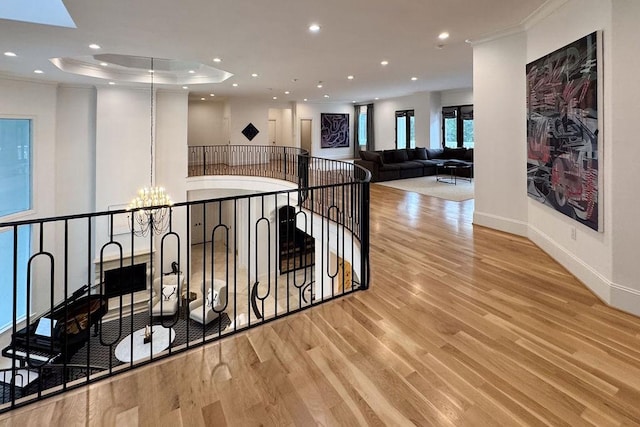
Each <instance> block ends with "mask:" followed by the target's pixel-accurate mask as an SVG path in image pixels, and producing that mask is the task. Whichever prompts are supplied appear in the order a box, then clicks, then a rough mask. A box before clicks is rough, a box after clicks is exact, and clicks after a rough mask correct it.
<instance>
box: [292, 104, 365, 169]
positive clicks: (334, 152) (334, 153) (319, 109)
mask: <svg viewBox="0 0 640 427" xmlns="http://www.w3.org/2000/svg"><path fill="white" fill-rule="evenodd" d="M296 110H297V117H296V121H297V124H296V127H297V132H296V134H297V139H296V144H295V145H296V146H297V147H299V146H300V120H302V119H311V153H310V154H311V156H314V157H324V158H327V159H337V160H339V159H351V158H353V120H354V118H353V114H354V108H353V105H352V104H312V103H306V102H305V103H299V104H297V106H296ZM322 113H333V114H345V113H346V114H349V146H348V147H340V148H321V147H320V128H321V124H320V114H322Z"/></svg>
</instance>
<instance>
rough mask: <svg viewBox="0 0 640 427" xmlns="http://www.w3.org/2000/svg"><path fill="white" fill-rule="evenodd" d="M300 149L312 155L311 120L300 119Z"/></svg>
mask: <svg viewBox="0 0 640 427" xmlns="http://www.w3.org/2000/svg"><path fill="white" fill-rule="evenodd" d="M300 148H302V149H303V150H307V152H308V153H309V155H311V119H300Z"/></svg>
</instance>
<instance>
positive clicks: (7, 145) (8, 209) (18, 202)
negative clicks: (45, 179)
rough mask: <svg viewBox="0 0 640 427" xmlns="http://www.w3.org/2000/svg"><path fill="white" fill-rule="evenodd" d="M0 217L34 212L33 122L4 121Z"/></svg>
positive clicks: (1, 125)
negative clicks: (32, 175) (32, 182)
mask: <svg viewBox="0 0 640 427" xmlns="http://www.w3.org/2000/svg"><path fill="white" fill-rule="evenodd" d="M0 200H2V204H1V205H0V217H3V216H6V215H11V214H15V213H18V212H22V211H27V210H29V209H31V120H28V119H0Z"/></svg>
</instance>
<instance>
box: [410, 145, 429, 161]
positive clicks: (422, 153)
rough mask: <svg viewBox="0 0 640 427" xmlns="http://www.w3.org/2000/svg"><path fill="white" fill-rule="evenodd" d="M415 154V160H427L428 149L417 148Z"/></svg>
mask: <svg viewBox="0 0 640 427" xmlns="http://www.w3.org/2000/svg"><path fill="white" fill-rule="evenodd" d="M413 151H414V152H415V156H416V157H415V158H416V159H417V160H427V159H428V158H427V149H426V148H424V147H421V148H416V149H415V150H413Z"/></svg>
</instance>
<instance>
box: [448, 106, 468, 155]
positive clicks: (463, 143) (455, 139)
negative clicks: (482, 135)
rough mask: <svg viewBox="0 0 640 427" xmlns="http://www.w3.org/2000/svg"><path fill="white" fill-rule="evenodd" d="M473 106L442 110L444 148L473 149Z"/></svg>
mask: <svg viewBox="0 0 640 427" xmlns="http://www.w3.org/2000/svg"><path fill="white" fill-rule="evenodd" d="M473 134H474V127H473V105H458V106H453V107H443V108H442V146H443V147H449V148H458V147H465V148H473V147H474V136H473Z"/></svg>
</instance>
